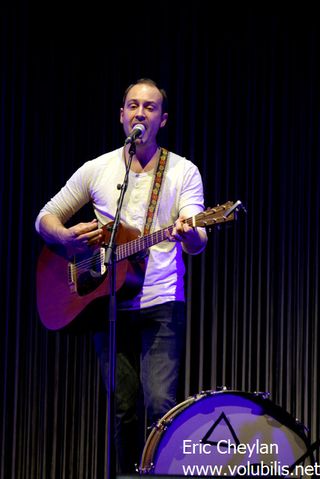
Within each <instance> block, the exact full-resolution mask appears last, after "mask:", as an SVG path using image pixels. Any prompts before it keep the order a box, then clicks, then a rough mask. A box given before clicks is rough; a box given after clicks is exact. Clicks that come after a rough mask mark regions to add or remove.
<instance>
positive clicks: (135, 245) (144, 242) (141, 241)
mask: <svg viewBox="0 0 320 479" xmlns="http://www.w3.org/2000/svg"><path fill="white" fill-rule="evenodd" d="M186 222H188V223H189V220H186ZM173 227H174V225H171V226H168V228H165V229H163V230H158V231H155V232H154V233H151V234H149V235H146V236H141V237H139V238H136V239H134V240H132V241H129V242H128V243H125V244H120V245H118V246H117V250H116V256H117V261H121V260H122V259H125V258H128V257H129V256H132V255H134V254H137V253H139V252H140V251H143V250H145V249H147V248H151V246H154V245H155V244H157V243H161V242H162V241H164V240H165V239H166V237H167V235H166V231H169V233H171V232H172V230H173Z"/></svg>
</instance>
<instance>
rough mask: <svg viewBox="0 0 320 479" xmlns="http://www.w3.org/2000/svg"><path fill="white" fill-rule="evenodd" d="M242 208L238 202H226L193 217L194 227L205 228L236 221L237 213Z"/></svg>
mask: <svg viewBox="0 0 320 479" xmlns="http://www.w3.org/2000/svg"><path fill="white" fill-rule="evenodd" d="M242 208H243V205H242V202H241V201H240V200H238V201H236V202H233V201H227V202H226V203H224V204H223V205H217V206H215V207H214V208H208V209H207V210H205V211H203V212H202V213H199V214H197V215H196V216H195V222H196V226H199V227H202V228H206V227H207V226H212V225H216V224H220V223H227V222H228V221H233V220H235V219H236V215H237V212H238V211H239V210H240V209H242Z"/></svg>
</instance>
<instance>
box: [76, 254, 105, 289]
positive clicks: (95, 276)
mask: <svg viewBox="0 0 320 479" xmlns="http://www.w3.org/2000/svg"><path fill="white" fill-rule="evenodd" d="M99 256H100V254H99V251H97V253H96V254H94V255H93V257H92V259H93V261H90V268H89V267H88V268H87V269H85V270H84V269H81V270H80V271H78V273H77V293H78V295H79V296H85V295H86V294H89V293H92V292H93V291H94V290H95V289H96V288H97V287H98V286H100V284H101V283H102V282H103V281H104V279H105V277H106V274H107V272H105V273H104V274H101V262H100V259H99Z"/></svg>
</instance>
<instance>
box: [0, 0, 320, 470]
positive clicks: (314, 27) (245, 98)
mask: <svg viewBox="0 0 320 479" xmlns="http://www.w3.org/2000/svg"><path fill="white" fill-rule="evenodd" d="M66 3H67V5H61V6H60V5H59V3H56V2H53V3H51V4H48V5H46V6H44V5H43V6H42V7H41V8H37V9H36V8H35V7H32V6H31V4H29V3H25V4H24V6H21V7H20V8H14V6H8V7H1V8H2V10H1V28H0V37H1V46H0V48H1V69H0V78H1V83H0V96H1V109H0V154H1V166H0V168H1V170H0V183H1V188H0V194H1V223H0V224H1V235H0V244H1V255H0V262H1V285H2V286H1V322H0V325H1V335H0V338H1V369H0V374H1V393H0V405H1V421H0V424H1V427H0V441H1V460H0V464H1V465H0V478H1V479H7V478H9V477H10V478H14V479H20V478H21V479H26V478H30V479H31V478H32V479H35V478H39V479H43V478H52V479H56V478H58V477H59V478H67V477H68V478H69V477H70V478H71V477H72V478H77V479H79V478H97V477H103V471H104V469H105V446H106V401H105V393H104V390H103V387H102V383H101V379H100V374H99V368H98V363H97V359H96V355H95V351H94V349H93V344H92V338H91V335H90V333H86V334H81V335H72V334H66V333H59V332H50V331H47V330H46V329H45V328H44V327H43V326H42V324H41V322H40V320H39V316H38V313H37V307H36V284H35V271H36V265H37V258H38V255H39V253H40V250H41V248H42V246H43V243H42V241H41V240H40V238H39V237H38V236H37V235H36V233H35V231H34V220H35V217H36V215H37V213H38V211H39V209H40V208H41V207H42V205H43V204H44V203H45V202H46V201H47V200H48V199H49V198H50V197H51V196H52V195H53V194H54V193H55V192H56V191H57V190H58V189H59V188H60V187H61V186H62V185H63V184H64V182H65V181H66V180H67V178H68V177H69V176H70V175H71V173H72V172H73V171H74V170H75V169H76V168H77V167H79V166H80V165H81V164H82V163H83V162H85V161H87V160H88V159H92V158H94V157H96V156H98V155H100V154H102V153H104V152H105V151H108V150H111V149H113V148H116V147H118V146H120V145H121V144H122V142H123V132H122V129H121V125H120V124H119V107H120V106H121V100H122V94H123V91H124V89H125V88H126V86H127V85H128V84H129V83H130V82H132V81H134V80H136V79H137V78H140V77H146V76H147V77H151V78H154V79H155V80H157V81H158V82H159V83H160V84H161V85H163V86H164V88H165V89H166V90H167V92H168V96H169V115H170V119H169V123H168V126H167V128H166V132H164V133H163V137H162V139H161V143H162V145H163V146H166V147H168V148H169V149H171V150H173V151H175V152H177V153H178V154H181V155H183V156H186V157H187V158H189V159H191V160H192V161H193V162H194V163H196V164H197V165H198V167H199V169H200V171H201V173H202V175H203V181H204V191H205V201H206V205H207V206H208V207H212V206H215V205H216V204H218V203H220V204H221V203H224V202H225V201H227V200H237V199H240V200H241V201H242V202H243V203H244V204H245V206H246V210H247V213H244V212H242V211H240V212H239V214H238V218H237V221H235V222H231V223H230V224H229V226H228V227H227V225H225V226H223V227H222V228H221V229H218V228H216V227H213V229H212V231H211V233H210V234H209V242H208V246H207V248H206V251H205V252H204V253H203V254H202V255H200V256H197V257H193V258H191V257H189V258H186V263H187V275H186V291H187V313H188V331H187V348H186V350H187V353H186V357H185V370H184V376H183V381H182V383H183V384H182V388H181V400H182V399H184V398H185V397H187V396H189V395H193V394H198V393H199V392H200V391H204V390H211V391H213V390H217V389H218V388H219V387H223V386H225V387H227V388H230V389H231V390H236V391H244V392H254V391H264V392H270V394H271V399H272V401H273V402H274V403H275V404H277V405H279V406H281V407H282V408H284V410H286V411H287V412H288V413H289V414H291V415H292V416H293V417H295V418H297V419H298V420H299V421H300V422H301V423H302V424H303V425H305V426H306V427H307V428H308V429H309V433H308V434H309V436H310V440H311V441H312V442H314V441H316V440H317V439H318V438H319V437H320V418H319V402H320V395H319V376H320V354H319V351H318V349H319V326H318V315H319V240H320V238H319V219H320V217H319V210H320V193H319V191H320V189H319V180H320V171H319V168H320V167H319V164H320V142H319V138H320V122H319V116H320V108H319V85H320V77H319V68H318V66H319V61H320V55H319V53H320V52H319V33H318V31H319V28H318V22H317V21H316V20H317V15H316V14H315V13H314V12H312V11H310V12H307V11H305V12H303V13H301V12H297V13H296V14H294V12H292V11H291V12H290V14H289V13H287V12H285V13H277V14H276V13H274V14H271V13H270V12H269V13H268V12H265V13H264V14H262V13H261V14H258V13H255V12H253V11H243V10H240V8H238V9H237V10H234V11H227V8H225V9H222V8H221V9H218V8H217V7H215V6H213V7H212V8H213V10H214V11H213V12H212V11H211V7H210V10H208V9H209V6H208V5H207V4H206V3H204V2H203V3H202V2H198V3H197V8H193V9H192V10H191V9H188V8H187V7H186V6H184V5H183V6H182V5H181V6H180V8H179V12H178V13H173V12H171V8H172V6H171V7H170V4H169V3H167V2H164V3H163V2H162V4H161V5H160V4H159V5H157V7H156V10H155V11H153V10H152V9H150V6H148V4H147V3H144V2H142V4H140V7H139V12H138V13H136V12H135V13H134V14H133V13H132V12H128V11H126V9H125V7H124V6H122V7H120V6H118V7H115V11H114V12H113V13H112V11H111V10H110V11H108V13H107V14H106V13H104V10H103V6H102V5H101V4H99V3H95V2H93V4H91V3H88V4H85V6H83V7H80V6H79V5H78V4H77V5H74V8H72V6H71V5H70V4H69V3H68V2H66ZM291 8H292V7H291ZM87 214H89V213H88V212H84V216H83V217H85V215H87Z"/></svg>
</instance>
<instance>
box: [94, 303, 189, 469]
mask: <svg viewBox="0 0 320 479" xmlns="http://www.w3.org/2000/svg"><path fill="white" fill-rule="evenodd" d="M116 334H117V359H116V361H117V362H116V391H115V443H116V455H117V472H118V473H124V472H132V471H134V465H135V464H139V459H140V455H141V452H142V447H143V442H144V430H145V425H144V417H143V416H144V415H143V413H142V411H144V409H143V408H142V407H140V408H139V395H140V393H142V396H143V400H144V407H145V408H146V411H147V422H148V425H149V426H152V425H153V424H154V423H156V422H157V421H158V420H159V419H160V418H161V417H162V416H163V415H164V414H165V413H166V412H168V411H169V410H170V409H171V408H172V407H173V406H174V405H175V404H176V396H177V387H178V380H179V366H180V363H181V357H182V351H183V349H184V345H185V305H184V303H182V302H178V301H172V302H168V303H164V304H161V305H157V306H153V307H150V308H144V309H140V310H137V311H118V313H117V321H116ZM94 340H95V346H96V350H97V354H98V356H99V360H100V367H101V373H102V377H103V380H104V383H105V385H107V384H108V381H107V380H108V336H107V334H106V333H105V332H99V333H96V334H95V336H94Z"/></svg>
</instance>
